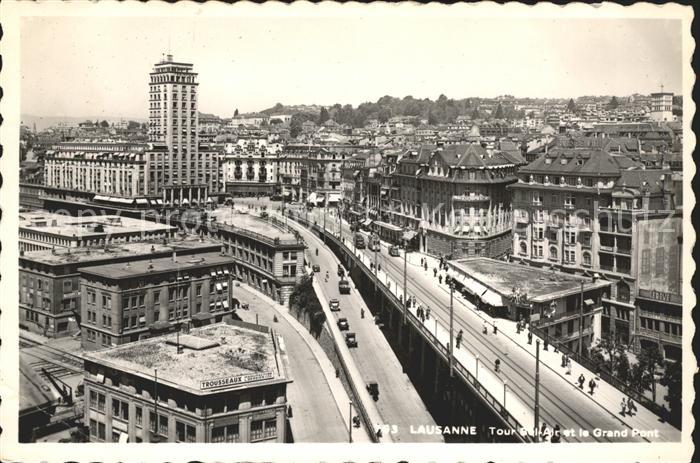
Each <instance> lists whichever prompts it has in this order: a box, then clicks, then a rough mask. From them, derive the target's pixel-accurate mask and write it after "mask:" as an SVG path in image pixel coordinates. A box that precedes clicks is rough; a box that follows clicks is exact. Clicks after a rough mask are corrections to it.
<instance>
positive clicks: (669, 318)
mask: <svg viewBox="0 0 700 463" xmlns="http://www.w3.org/2000/svg"><path fill="white" fill-rule="evenodd" d="M639 316H640V317H646V318H652V319H654V320H661V321H664V322H671V323H679V324H680V323H681V322H682V321H683V315H682V314H681V313H680V311H679V313H678V316H673V315H668V314H665V313H659V312H651V311H649V310H644V309H640V310H639Z"/></svg>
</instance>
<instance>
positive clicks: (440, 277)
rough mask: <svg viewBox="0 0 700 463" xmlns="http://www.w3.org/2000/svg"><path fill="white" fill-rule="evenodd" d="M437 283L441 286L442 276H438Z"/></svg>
mask: <svg viewBox="0 0 700 463" xmlns="http://www.w3.org/2000/svg"><path fill="white" fill-rule="evenodd" d="M438 283H439V284H442V275H440V276H438Z"/></svg>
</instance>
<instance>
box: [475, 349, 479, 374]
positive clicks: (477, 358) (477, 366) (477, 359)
mask: <svg viewBox="0 0 700 463" xmlns="http://www.w3.org/2000/svg"><path fill="white" fill-rule="evenodd" d="M476 379H477V380H478V379H479V354H476Z"/></svg>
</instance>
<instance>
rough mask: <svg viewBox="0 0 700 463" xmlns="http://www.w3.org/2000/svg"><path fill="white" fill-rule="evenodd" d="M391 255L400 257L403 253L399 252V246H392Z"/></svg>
mask: <svg viewBox="0 0 700 463" xmlns="http://www.w3.org/2000/svg"><path fill="white" fill-rule="evenodd" d="M389 255H390V256H391V257H399V256H400V255H401V254H399V247H398V246H390V247H389Z"/></svg>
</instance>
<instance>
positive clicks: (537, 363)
mask: <svg viewBox="0 0 700 463" xmlns="http://www.w3.org/2000/svg"><path fill="white" fill-rule="evenodd" d="M539 429H540V340H539V339H538V340H537V341H535V441H538V440H539V437H538V435H537V432H538V431H539Z"/></svg>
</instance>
